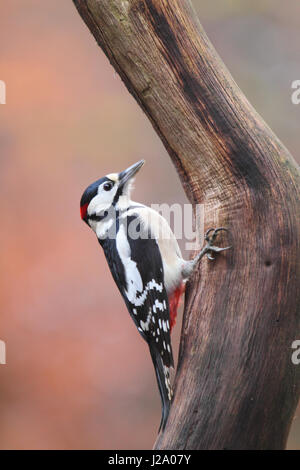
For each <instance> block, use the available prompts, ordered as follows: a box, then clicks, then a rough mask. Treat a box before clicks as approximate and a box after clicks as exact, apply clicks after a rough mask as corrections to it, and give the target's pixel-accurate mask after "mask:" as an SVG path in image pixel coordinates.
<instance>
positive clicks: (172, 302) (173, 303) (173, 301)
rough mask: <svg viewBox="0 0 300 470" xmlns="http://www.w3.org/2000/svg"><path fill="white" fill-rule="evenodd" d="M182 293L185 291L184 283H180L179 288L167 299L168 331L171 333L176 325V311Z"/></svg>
mask: <svg viewBox="0 0 300 470" xmlns="http://www.w3.org/2000/svg"><path fill="white" fill-rule="evenodd" d="M184 291H185V283H184V282H182V283H181V285H180V287H177V289H175V290H174V292H173V294H172V295H171V296H170V297H169V306H170V331H172V328H173V326H174V325H175V323H176V317H177V309H178V306H179V304H180V299H181V296H182V294H183V293H184Z"/></svg>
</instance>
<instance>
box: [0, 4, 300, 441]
mask: <svg viewBox="0 0 300 470" xmlns="http://www.w3.org/2000/svg"><path fill="white" fill-rule="evenodd" d="M193 3H194V5H195V8H196V9H197V11H198V13H199V16H200V19H201V22H202V24H203V26H204V28H205V29H206V31H207V33H208V36H209V37H210V39H211V41H212V42H213V44H214V46H215V47H216V49H217V51H218V52H219V54H220V55H221V57H222V59H223V60H224V62H225V64H226V65H227V67H228V68H229V70H230V71H231V72H232V74H233V76H234V78H235V80H236V81H237V83H238V84H239V85H240V87H241V89H242V90H243V91H244V92H245V94H246V95H247V97H248V98H249V100H250V101H251V102H252V104H253V105H254V106H255V107H256V109H257V111H258V112H259V113H260V114H261V115H262V116H263V117H264V118H265V120H266V121H267V122H268V124H269V125H270V126H271V127H272V128H273V130H274V131H275V132H276V133H277V134H278V136H279V138H280V139H281V140H282V141H283V142H284V143H285V145H286V146H287V147H288V148H289V150H290V151H291V152H292V154H293V155H294V157H295V158H296V159H297V160H298V161H299V160H300V152H299V122H300V105H299V106H295V105H293V104H292V102H291V93H292V90H291V83H292V82H293V81H294V80H297V79H298V80H300V42H299V28H300V3H299V0H289V2H287V3H286V2H282V1H281V0H214V2H208V1H207V0H194V2H193ZM0 51H1V53H0V79H1V80H4V81H5V82H6V85H7V104H6V105H1V106H0V165H1V173H0V179H1V184H0V194H1V199H0V201H1V202H0V203H1V212H2V221H3V224H2V228H1V232H0V240H1V258H0V262H1V271H0V272H1V283H0V286H1V287H0V289H1V291H0V292H1V316H0V339H2V340H4V341H5V342H6V345H7V365H6V366H4V365H0V397H1V400H0V447H1V448H2V449H16V448H18V449H54V448H56V449H79V448H81V449H92V448H98V449H109V448H110V449H142V448H151V447H152V445H153V442H154V440H155V438H156V434H157V428H158V424H159V421H160V400H159V396H158V391H157V388H156V382H155V377H154V372H153V368H152V364H151V361H150V357H149V354H148V350H147V347H146V345H145V344H144V343H143V341H142V339H141V338H140V337H139V335H138V334H137V332H136V330H135V327H134V325H133V322H132V321H131V319H130V317H129V315H128V314H127V311H126V309H125V306H124V304H123V301H122V299H121V297H120V295H119V293H118V291H117V288H116V286H115V284H114V282H113V281H112V278H111V275H110V273H109V270H108V267H107V265H106V262H105V260H104V256H103V254H102V250H101V249H100V247H99V246H98V243H97V241H96V239H95V236H94V235H93V233H92V231H91V230H88V228H87V227H86V226H85V224H83V223H82V222H81V220H80V217H79V200H80V197H81V194H82V192H83V190H84V189H85V187H86V186H87V185H88V184H89V183H91V182H92V181H94V180H95V179H97V178H99V177H101V176H103V175H105V174H106V173H110V172H112V171H120V170H122V169H124V168H126V167H127V166H128V165H130V164H132V163H134V162H135V161H137V160H139V159H141V158H144V159H146V161H147V165H146V166H145V167H144V168H143V170H142V171H141V173H140V174H139V176H138V178H137V180H136V190H135V194H134V197H135V199H136V200H138V201H140V202H144V203H146V204H151V203H160V202H169V203H173V202H179V203H185V202H187V201H186V199H185V195H184V193H183V191H182V189H180V188H178V180H177V176H176V173H175V170H174V168H173V166H172V165H171V163H170V160H169V157H168V155H167V154H166V151H165V150H164V148H163V146H162V144H161V142H160V141H159V139H158V137H157V136H156V134H155V132H154V131H153V129H152V127H151V125H150V124H149V122H148V121H147V119H146V117H145V116H144V115H143V113H142V111H141V110H140V109H139V108H138V106H137V105H136V103H135V102H134V100H133V98H132V97H131V96H130V95H129V93H128V92H127V90H126V89H125V87H124V86H123V84H122V83H121V81H120V79H119V78H118V76H117V75H116V74H115V73H114V70H113V69H112V67H111V66H110V65H109V63H108V61H107V59H106V58H105V56H104V54H103V53H102V52H101V51H100V49H99V48H98V47H97V45H96V42H95V40H94V39H93V37H92V36H91V34H90V32H89V31H88V29H87V27H86V26H85V25H84V23H83V21H82V20H81V18H80V17H79V15H78V13H77V11H76V10H75V7H74V6H73V3H72V1H71V0H64V1H61V0H52V1H51V2H40V1H38V0H10V1H9V2H2V5H1V17H0ZM162 182H163V183H162ZM154 188H155V190H154ZM179 333H180V322H178V324H177V327H176V329H175V339H174V343H175V350H176V351H177V348H178V337H179ZM288 447H289V448H293V449H299V448H300V419H299V417H298V418H297V417H295V419H294V423H293V427H292V431H291V435H290V438H289V444H288Z"/></svg>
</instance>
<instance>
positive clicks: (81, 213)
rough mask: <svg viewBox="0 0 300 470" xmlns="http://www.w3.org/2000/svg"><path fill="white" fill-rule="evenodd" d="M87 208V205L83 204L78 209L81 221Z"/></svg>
mask: <svg viewBox="0 0 300 470" xmlns="http://www.w3.org/2000/svg"><path fill="white" fill-rule="evenodd" d="M87 208H88V203H87V204H83V206H81V207H80V215H81V218H82V219H85V217H86V213H87Z"/></svg>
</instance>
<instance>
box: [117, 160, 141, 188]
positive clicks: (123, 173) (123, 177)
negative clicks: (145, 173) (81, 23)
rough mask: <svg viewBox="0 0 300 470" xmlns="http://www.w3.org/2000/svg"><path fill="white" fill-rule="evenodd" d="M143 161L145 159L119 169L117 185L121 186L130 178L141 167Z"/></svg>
mask: <svg viewBox="0 0 300 470" xmlns="http://www.w3.org/2000/svg"><path fill="white" fill-rule="evenodd" d="M144 163H145V160H140V161H139V162H137V163H134V165H131V166H130V167H129V168H127V169H126V170H124V171H121V173H119V186H122V187H123V186H124V185H125V184H126V183H127V182H128V181H129V180H131V179H132V178H133V177H134V175H135V174H136V173H137V172H138V171H139V169H140V168H142V166H143V165H144Z"/></svg>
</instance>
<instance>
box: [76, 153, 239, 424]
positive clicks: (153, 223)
mask: <svg viewBox="0 0 300 470" xmlns="http://www.w3.org/2000/svg"><path fill="white" fill-rule="evenodd" d="M143 164H144V160H141V161H139V162H137V163H135V164H134V165H132V166H131V167H129V168H127V169H126V170H125V171H122V172H121V173H111V174H109V175H107V176H105V177H104V178H101V179H99V180H97V181H96V182H95V183H93V184H91V185H90V186H88V188H87V189H86V190H85V191H84V193H83V195H82V198H81V201H80V212H81V218H82V219H83V220H84V221H85V222H86V223H87V224H88V225H89V226H90V227H91V228H92V229H93V230H94V232H95V233H96V235H97V238H98V241H99V243H100V245H101V246H102V248H103V250H104V253H105V256H106V259H107V262H108V265H109V268H110V271H111V273H112V276H113V278H114V280H115V282H116V284H117V286H118V288H119V290H120V292H121V295H122V296H123V298H124V300H125V303H126V306H127V309H128V311H129V313H130V316H131V318H132V319H133V321H134V323H135V325H136V327H137V329H138V331H139V332H140V334H141V336H142V337H143V338H144V340H145V341H146V342H147V343H148V346H149V349H150V354H151V358H152V361H153V364H154V368H155V373H156V378H157V383H158V387H159V391H160V396H161V401H162V418H161V423H160V428H161V427H162V428H164V427H165V424H166V421H167V418H168V414H169V409H170V403H171V399H172V393H173V392H172V387H171V384H170V367H173V365H174V361H173V354H172V346H171V337H170V332H171V329H172V327H173V325H174V323H175V319H176V314H177V308H178V304H179V300H180V297H181V295H182V294H183V292H184V285H185V281H186V280H187V279H188V278H189V277H190V275H191V274H192V272H193V270H194V268H195V266H196V265H197V263H198V261H199V260H200V259H201V258H202V257H203V256H204V255H205V254H207V255H208V257H209V258H210V259H213V257H212V256H211V255H212V253H213V252H215V253H217V252H221V251H223V250H226V249H228V248H230V247H226V248H219V247H216V246H214V245H213V242H214V240H215V238H216V236H217V233H218V232H219V231H220V230H225V229H223V228H219V229H216V230H213V229H211V230H209V231H208V232H207V234H206V237H205V238H206V242H207V243H206V245H205V246H204V248H203V249H202V250H201V251H200V252H199V253H198V255H197V256H196V257H195V258H194V259H192V260H190V261H186V260H184V259H183V258H182V255H181V251H180V248H179V246H178V243H177V240H176V238H175V236H174V234H173V232H172V230H171V228H170V227H169V224H168V223H167V221H166V220H165V219H164V218H163V217H162V216H161V215H160V214H159V213H158V212H156V211H154V210H153V209H151V208H149V207H147V206H144V205H142V204H139V203H137V202H133V201H131V199H130V192H131V183H132V181H133V177H134V176H135V174H136V173H137V171H138V170H139V169H140V168H141V167H142V166H143ZM211 233H212V235H210V234H211Z"/></svg>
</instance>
